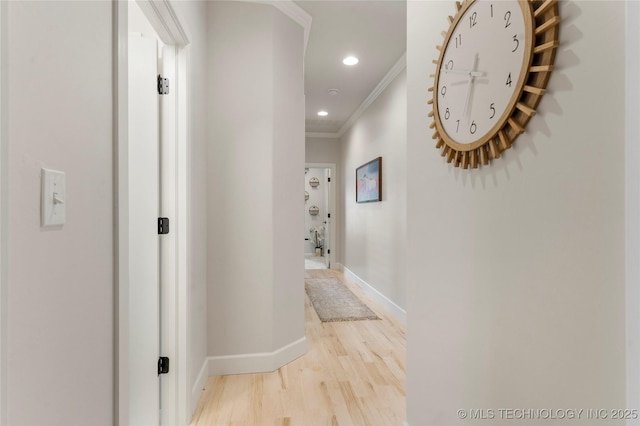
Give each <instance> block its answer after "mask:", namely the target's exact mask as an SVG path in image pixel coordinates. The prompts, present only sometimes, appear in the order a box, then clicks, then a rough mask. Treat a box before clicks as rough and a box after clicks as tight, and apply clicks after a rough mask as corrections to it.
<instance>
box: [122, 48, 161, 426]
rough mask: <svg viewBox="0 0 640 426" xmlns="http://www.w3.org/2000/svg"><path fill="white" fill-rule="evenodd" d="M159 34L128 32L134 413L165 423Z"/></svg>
mask: <svg viewBox="0 0 640 426" xmlns="http://www.w3.org/2000/svg"><path fill="white" fill-rule="evenodd" d="M157 68H158V50H157V45H156V40H155V39H153V38H145V37H142V36H139V35H130V36H129V86H128V87H129V212H130V213H129V235H130V241H129V259H130V260H129V262H130V264H129V270H130V276H129V288H130V290H129V400H130V404H129V419H130V422H129V423H130V424H131V425H132V426H135V425H159V424H160V386H159V383H160V381H159V379H158V358H159V356H160V354H159V351H160V310H159V299H160V293H159V251H158V242H159V235H158V224H157V221H158V210H159V183H158V182H159V148H158V146H159V143H158V142H159V140H158V137H159V126H158V120H159V119H158V93H157V83H156V81H157V80H156V78H157V75H158V72H157Z"/></svg>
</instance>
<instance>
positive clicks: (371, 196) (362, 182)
mask: <svg viewBox="0 0 640 426" xmlns="http://www.w3.org/2000/svg"><path fill="white" fill-rule="evenodd" d="M374 201H382V157H378V158H376V159H374V160H371V161H369V162H368V163H365V164H363V165H362V166H360V167H358V168H357V169H356V203H371V202H374Z"/></svg>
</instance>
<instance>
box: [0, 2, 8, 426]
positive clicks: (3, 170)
mask: <svg viewBox="0 0 640 426" xmlns="http://www.w3.org/2000/svg"><path fill="white" fill-rule="evenodd" d="M6 55H7V2H6V1H0V425H6V424H7V294H8V293H7V291H8V286H9V284H8V274H7V265H8V263H7V259H8V253H9V252H8V234H7V231H8V229H9V219H8V213H9V208H8V205H7V203H8V201H9V182H8V176H9V169H8V166H9V161H8V154H9V140H8V137H7V123H8V121H7V112H8V111H7V94H8V91H7V89H8V86H7V68H6V67H7V63H8V62H7V58H6Z"/></svg>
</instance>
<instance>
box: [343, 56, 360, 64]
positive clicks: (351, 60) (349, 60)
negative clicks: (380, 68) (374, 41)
mask: <svg viewBox="0 0 640 426" xmlns="http://www.w3.org/2000/svg"><path fill="white" fill-rule="evenodd" d="M358 62H359V61H358V58H356V57H355V56H347V57H346V58H344V59H343V60H342V63H343V64H345V65H355V64H357V63H358Z"/></svg>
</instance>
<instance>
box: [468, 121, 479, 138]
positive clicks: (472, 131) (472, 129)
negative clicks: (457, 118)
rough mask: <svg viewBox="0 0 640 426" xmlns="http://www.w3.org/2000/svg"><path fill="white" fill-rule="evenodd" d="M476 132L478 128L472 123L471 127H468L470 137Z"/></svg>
mask: <svg viewBox="0 0 640 426" xmlns="http://www.w3.org/2000/svg"><path fill="white" fill-rule="evenodd" d="M477 130H478V126H476V122H475V121H472V122H471V127H469V132H471V134H472V135H475V134H476V131H477Z"/></svg>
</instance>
